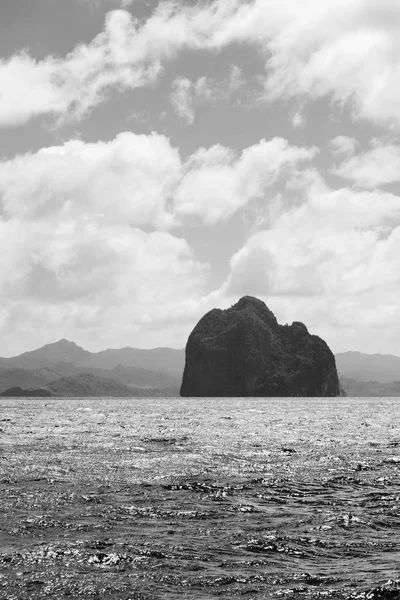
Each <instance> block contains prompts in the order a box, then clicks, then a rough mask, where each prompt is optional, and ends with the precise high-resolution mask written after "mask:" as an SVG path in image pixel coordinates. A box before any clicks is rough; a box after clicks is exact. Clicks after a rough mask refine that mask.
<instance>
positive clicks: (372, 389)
mask: <svg viewBox="0 0 400 600" xmlns="http://www.w3.org/2000/svg"><path fill="white" fill-rule="evenodd" d="M341 384H342V386H343V388H344V389H345V391H346V393H347V395H348V396H352V397H359V398H368V397H369V398H374V397H379V396H382V397H389V396H395V397H400V381H392V382H390V383H382V382H380V381H356V380H355V379H349V378H347V377H342V378H341Z"/></svg>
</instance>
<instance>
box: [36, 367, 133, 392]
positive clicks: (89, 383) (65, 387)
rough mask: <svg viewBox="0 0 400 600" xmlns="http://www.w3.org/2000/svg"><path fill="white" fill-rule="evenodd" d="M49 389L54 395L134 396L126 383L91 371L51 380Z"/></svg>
mask: <svg viewBox="0 0 400 600" xmlns="http://www.w3.org/2000/svg"><path fill="white" fill-rule="evenodd" d="M47 389H48V390H49V391H50V392H51V393H52V394H53V395H54V396H100V397H101V396H112V397H125V396H128V397H129V396H132V391H131V390H130V389H129V388H128V387H127V386H126V385H123V384H121V383H118V382H117V381H115V380H114V379H106V378H105V377H96V376H95V375H92V374H91V373H82V374H81V375H75V376H71V377H70V376H67V377H60V378H59V379H56V380H55V381H52V382H50V383H49V384H48V385H47Z"/></svg>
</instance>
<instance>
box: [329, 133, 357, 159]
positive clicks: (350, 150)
mask: <svg viewBox="0 0 400 600" xmlns="http://www.w3.org/2000/svg"><path fill="white" fill-rule="evenodd" d="M330 145H331V149H332V152H333V154H334V155H335V156H338V157H340V158H349V157H350V156H352V154H354V152H355V149H356V146H357V140H356V139H354V138H352V137H350V136H348V135H338V136H336V137H335V138H333V140H331V142H330Z"/></svg>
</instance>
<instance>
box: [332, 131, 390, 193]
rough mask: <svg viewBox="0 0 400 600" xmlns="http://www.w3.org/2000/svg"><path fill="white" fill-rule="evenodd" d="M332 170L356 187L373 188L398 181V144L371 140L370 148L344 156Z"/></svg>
mask: <svg viewBox="0 0 400 600" xmlns="http://www.w3.org/2000/svg"><path fill="white" fill-rule="evenodd" d="M333 172H334V173H335V174H336V175H339V176H340V177H343V178H344V179H348V180H350V181H353V182H354V185H355V186H356V187H365V188H375V187H379V186H381V185H385V184H388V183H395V182H398V181H400V146H398V145H397V144H386V143H384V142H381V141H380V140H377V139H375V140H372V142H371V149H370V150H367V151H366V152H363V153H361V154H357V155H356V156H351V157H348V158H346V159H345V160H344V161H343V162H342V163H341V164H340V165H339V166H338V167H336V168H335V169H333Z"/></svg>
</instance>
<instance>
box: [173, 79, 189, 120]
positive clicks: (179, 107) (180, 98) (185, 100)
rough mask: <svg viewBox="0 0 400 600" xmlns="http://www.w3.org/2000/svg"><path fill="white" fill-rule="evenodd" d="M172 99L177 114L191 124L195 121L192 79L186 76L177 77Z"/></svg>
mask: <svg viewBox="0 0 400 600" xmlns="http://www.w3.org/2000/svg"><path fill="white" fill-rule="evenodd" d="M170 99H171V103H172V105H173V107H174V109H175V111H176V113H177V115H178V116H180V117H181V118H182V119H184V120H185V121H186V122H187V123H188V125H191V124H192V123H193V121H194V108H193V96H192V83H191V81H190V80H189V79H187V78H185V77H177V78H176V79H175V80H174V82H173V84H172V94H171V97H170Z"/></svg>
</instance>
